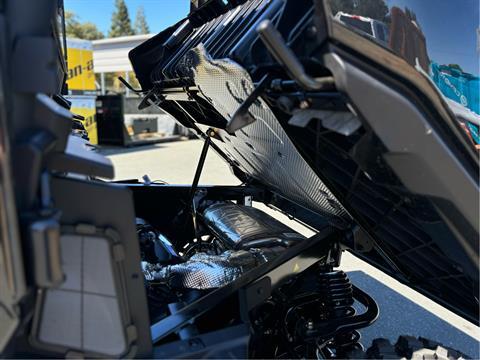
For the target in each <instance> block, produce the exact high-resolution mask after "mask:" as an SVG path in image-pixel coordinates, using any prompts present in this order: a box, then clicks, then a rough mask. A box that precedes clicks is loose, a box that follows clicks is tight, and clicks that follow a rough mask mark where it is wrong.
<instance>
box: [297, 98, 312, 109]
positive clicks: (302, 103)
mask: <svg viewBox="0 0 480 360" xmlns="http://www.w3.org/2000/svg"><path fill="white" fill-rule="evenodd" d="M299 106H300V109H308V108H309V107H310V103H309V102H308V101H307V100H302V101H300V104H299Z"/></svg>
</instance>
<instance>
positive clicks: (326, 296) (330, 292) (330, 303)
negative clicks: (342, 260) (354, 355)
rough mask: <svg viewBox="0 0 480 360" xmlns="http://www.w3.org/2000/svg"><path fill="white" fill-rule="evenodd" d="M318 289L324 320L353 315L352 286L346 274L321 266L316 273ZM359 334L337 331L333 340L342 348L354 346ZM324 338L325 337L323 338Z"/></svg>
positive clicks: (350, 331)
mask: <svg viewBox="0 0 480 360" xmlns="http://www.w3.org/2000/svg"><path fill="white" fill-rule="evenodd" d="M317 286H318V291H319V295H320V297H321V298H322V305H323V306H322V314H323V316H324V317H325V320H326V321H328V320H338V319H345V318H349V317H352V316H354V315H355V313H356V311H355V309H354V308H353V303H354V302H355V300H354V298H353V286H352V284H351V282H350V280H349V278H348V277H347V274H346V273H345V272H343V271H340V270H333V269H332V268H331V267H327V268H325V267H324V268H321V269H320V272H319V274H318V285H317ZM359 339H360V334H359V333H358V331H356V330H353V329H350V330H348V331H345V332H343V331H337V334H336V335H335V336H334V339H333V342H334V343H335V345H336V346H337V347H338V346H341V347H342V348H347V347H348V348H352V347H356V346H358V345H357V342H358V340H359ZM325 340H326V339H325Z"/></svg>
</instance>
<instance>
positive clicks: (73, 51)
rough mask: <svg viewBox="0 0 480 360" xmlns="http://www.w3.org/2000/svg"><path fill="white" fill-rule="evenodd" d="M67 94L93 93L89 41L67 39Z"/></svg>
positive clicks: (91, 49)
mask: <svg viewBox="0 0 480 360" xmlns="http://www.w3.org/2000/svg"><path fill="white" fill-rule="evenodd" d="M67 59H68V75H67V84H68V90H69V93H72V94H81V93H92V92H94V91H95V73H94V72H93V48H92V43H91V41H87V40H79V39H67Z"/></svg>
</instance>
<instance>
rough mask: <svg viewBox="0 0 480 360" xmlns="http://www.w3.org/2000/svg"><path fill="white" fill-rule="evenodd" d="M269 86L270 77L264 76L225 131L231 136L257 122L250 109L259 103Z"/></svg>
mask: <svg viewBox="0 0 480 360" xmlns="http://www.w3.org/2000/svg"><path fill="white" fill-rule="evenodd" d="M268 85H270V76H269V75H264V76H263V78H262V79H261V80H260V82H259V83H258V85H257V87H256V88H255V89H254V90H253V91H252V92H251V94H250V95H248V97H247V98H246V99H245V101H244V102H243V103H242V104H241V105H240V107H239V108H238V109H237V111H235V113H234V114H233V116H232V118H231V119H230V121H229V122H228V124H227V126H226V128H225V129H226V130H227V132H228V133H229V134H234V133H235V132H236V131H238V130H240V129H242V128H244V127H245V126H247V125H250V124H251V123H253V122H255V121H256V119H255V118H254V117H253V116H252V115H251V114H250V112H249V111H248V109H249V108H250V106H252V104H253V103H254V102H255V101H257V99H258V97H259V96H260V95H261V94H262V93H263V92H264V90H265V88H266V87H267V86H268Z"/></svg>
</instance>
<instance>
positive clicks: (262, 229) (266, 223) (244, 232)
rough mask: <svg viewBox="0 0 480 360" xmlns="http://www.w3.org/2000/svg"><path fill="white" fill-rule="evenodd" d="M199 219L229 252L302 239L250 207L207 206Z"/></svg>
mask: <svg viewBox="0 0 480 360" xmlns="http://www.w3.org/2000/svg"><path fill="white" fill-rule="evenodd" d="M203 217H204V221H205V224H206V225H207V226H208V228H209V229H210V231H211V232H212V233H213V234H214V235H215V236H216V237H217V238H218V239H219V240H221V241H222V242H223V243H225V244H226V245H227V246H228V247H229V248H232V249H249V248H265V247H272V246H279V245H281V246H291V245H293V244H295V243H296V242H298V241H301V240H303V239H305V237H304V236H303V235H300V234H299V233H297V232H295V231H294V230H292V229H290V228H289V227H288V226H286V225H284V224H282V223H281V222H279V221H277V220H275V219H274V218H273V217H271V216H269V215H267V214H265V213H264V212H263V211H261V210H259V209H256V208H254V207H251V206H244V205H237V204H232V203H218V204H214V205H211V206H209V207H207V208H206V209H205V211H204V212H203Z"/></svg>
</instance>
